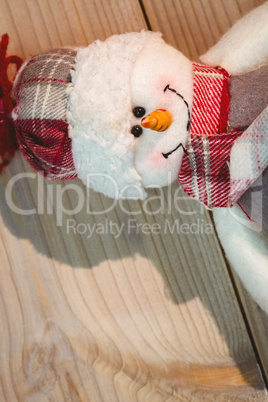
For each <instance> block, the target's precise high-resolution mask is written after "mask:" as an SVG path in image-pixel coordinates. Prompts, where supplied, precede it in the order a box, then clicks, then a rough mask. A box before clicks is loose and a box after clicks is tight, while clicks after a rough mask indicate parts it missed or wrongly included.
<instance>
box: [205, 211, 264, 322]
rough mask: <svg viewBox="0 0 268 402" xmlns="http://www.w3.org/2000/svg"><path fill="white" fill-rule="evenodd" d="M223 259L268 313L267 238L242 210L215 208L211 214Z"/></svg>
mask: <svg viewBox="0 0 268 402" xmlns="http://www.w3.org/2000/svg"><path fill="white" fill-rule="evenodd" d="M213 215H214V220H215V224H216V228H217V232H218V235H219V238H220V241H221V243H222V246H223V247H224V250H225V252H226V256H227V258H228V259H229V261H230V262H231V264H232V266H233V267H234V268H235V270H236V272H237V274H238V275H239V277H240V279H241V280H242V282H243V284H244V286H245V288H246V289H247V290H248V292H249V293H250V294H251V295H252V297H253V298H254V299H255V300H256V302H257V303H258V304H259V305H260V307H262V309H263V310H264V311H265V312H266V313H267V314H268V235H267V232H264V231H262V230H261V228H260V227H258V226H257V224H254V223H252V222H250V221H249V219H247V218H246V216H245V214H244V213H243V212H242V211H241V209H240V208H239V207H238V206H237V205H235V206H234V207H232V208H217V209H215V210H214V212H213Z"/></svg>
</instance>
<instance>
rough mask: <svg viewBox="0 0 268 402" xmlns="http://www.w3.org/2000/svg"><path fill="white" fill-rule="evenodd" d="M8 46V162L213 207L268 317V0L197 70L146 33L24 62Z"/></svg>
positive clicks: (4, 145)
mask: <svg viewBox="0 0 268 402" xmlns="http://www.w3.org/2000/svg"><path fill="white" fill-rule="evenodd" d="M7 44H8V37H7V35H4V36H3V37H2V42H1V46H0V153H1V156H2V160H3V165H4V164H6V163H7V160H8V157H7V156H8V154H12V153H14V150H15V149H16V148H18V147H19V148H20V150H21V151H22V152H23V154H24V156H25V157H26V159H27V160H28V162H29V163H30V164H31V166H33V167H34V168H35V169H36V170H37V171H39V172H40V173H41V174H43V175H44V176H45V177H47V178H49V179H64V180H66V179H72V178H74V177H79V178H80V179H81V180H82V181H83V182H84V183H85V185H87V186H89V187H90V188H92V189H94V190H95V191H98V192H101V193H103V194H104V195H106V196H108V197H111V198H116V199H118V198H132V199H133V198H134V199H145V198H146V196H147V191H148V190H147V189H148V188H152V187H158V188H159V187H164V186H167V185H170V184H171V183H172V182H174V181H177V182H178V185H181V186H182V188H183V189H184V191H185V192H186V193H187V194H188V195H189V196H190V197H192V198H194V199H196V200H198V201H200V202H201V203H203V204H204V205H206V206H207V207H208V208H209V209H212V210H213V213H214V219H215V223H216V227H217V230H218V235H219V238H220V240H221V242H222V245H223V247H224V249H225V251H226V254H227V257H228V258H229V260H230V262H231V263H232V265H233V266H234V268H235V269H236V271H237V272H238V274H239V275H240V277H241V279H242V281H243V282H244V284H245V287H246V288H247V289H248V291H249V292H250V293H251V294H252V296H253V297H254V298H255V300H256V301H257V302H258V303H259V305H260V306H261V307H262V308H263V309H264V310H265V311H266V312H268V233H267V230H268V213H267V211H268V184H267V183H268V172H267V170H268V169H267V165H268V107H267V104H268V45H267V44H268V3H267V2H266V3H264V4H263V5H262V6H260V7H258V8H256V9H255V10H253V11H252V12H251V13H249V14H248V15H246V16H245V17H243V18H242V19H241V20H239V21H238V22H237V23H236V24H235V25H234V26H233V27H232V28H231V29H230V31H228V32H227V34H226V35H225V36H224V37H223V38H222V39H221V40H220V41H219V43H218V44H217V45H215V46H214V47H213V48H212V49H210V50H209V51H208V53H207V54H205V55H204V56H202V57H201V61H202V63H203V64H198V63H193V62H191V61H190V60H188V59H187V58H186V57H185V56H184V55H182V54H181V53H180V52H179V51H178V50H176V49H175V48H173V47H171V46H169V45H168V44H166V43H165V41H164V40H163V39H162V37H161V34H159V33H153V32H145V31H143V32H140V33H126V34H123V35H115V36H112V37H110V38H108V39H107V40H105V41H104V42H101V41H98V40H97V41H95V42H94V43H92V44H90V45H89V46H88V47H86V48H79V49H76V50H74V49H68V48H64V49H56V50H52V51H50V52H46V53H43V54H40V55H37V56H34V57H32V58H31V59H30V60H28V61H26V62H25V63H24V64H23V65H22V66H21V67H20V64H21V61H20V60H19V59H18V58H16V57H15V56H9V57H7V56H6V50H7ZM10 63H15V64H16V65H17V68H18V73H17V75H16V79H15V81H14V84H13V86H12V85H11V83H10V82H9V80H8V78H7V67H8V65H9V64H10ZM256 188H257V189H258V192H257V193H258V197H256V191H255V192H254V189H255V190H256ZM254 200H255V203H254ZM256 200H257V201H256ZM253 218H255V222H254V219H253Z"/></svg>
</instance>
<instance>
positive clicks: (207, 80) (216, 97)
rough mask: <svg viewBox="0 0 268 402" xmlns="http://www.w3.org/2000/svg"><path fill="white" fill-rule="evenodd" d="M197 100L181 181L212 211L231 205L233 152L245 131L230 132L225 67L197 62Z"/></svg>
mask: <svg viewBox="0 0 268 402" xmlns="http://www.w3.org/2000/svg"><path fill="white" fill-rule="evenodd" d="M193 73H194V99H193V109H192V119H191V130H190V136H189V140H188V143H187V152H188V155H184V157H183V160H182V165H181V169H180V172H179V181H180V184H181V186H182V187H183V189H184V190H185V191H186V193H187V194H188V195H190V196H191V197H193V198H195V199H197V200H199V201H201V202H202V203H204V204H205V205H207V206H208V207H209V208H213V207H227V206H230V197H229V194H230V171H229V166H228V163H229V160H230V150H231V147H232V145H233V142H234V141H235V140H236V139H237V138H238V137H239V136H240V135H241V134H242V133H241V132H231V133H227V126H228V115H229V75H228V73H227V72H226V71H225V70H224V69H222V68H211V67H206V66H202V65H199V64H197V63H193Z"/></svg>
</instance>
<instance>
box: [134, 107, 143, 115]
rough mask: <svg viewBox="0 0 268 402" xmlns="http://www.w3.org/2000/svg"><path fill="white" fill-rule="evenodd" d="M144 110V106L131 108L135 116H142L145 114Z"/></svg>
mask: <svg viewBox="0 0 268 402" xmlns="http://www.w3.org/2000/svg"><path fill="white" fill-rule="evenodd" d="M145 113H146V111H145V109H144V107H141V106H137V107H135V108H134V109H133V114H134V116H135V117H143V116H144V115H145Z"/></svg>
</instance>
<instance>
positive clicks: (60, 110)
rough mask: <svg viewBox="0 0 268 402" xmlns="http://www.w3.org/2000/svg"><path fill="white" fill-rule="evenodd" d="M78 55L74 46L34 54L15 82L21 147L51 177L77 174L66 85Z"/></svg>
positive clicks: (17, 126)
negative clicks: (69, 130)
mask: <svg viewBox="0 0 268 402" xmlns="http://www.w3.org/2000/svg"><path fill="white" fill-rule="evenodd" d="M75 56H76V51H74V50H71V49H55V50H52V51H50V52H47V53H42V54H39V55H37V56H34V57H32V58H31V59H30V60H29V61H28V62H26V63H25V64H24V65H23V66H22V68H21V70H20V71H19V73H18V75H17V77H16V80H15V83H14V86H13V99H14V101H15V104H16V106H15V108H14V109H13V113H12V117H13V121H14V125H15V129H16V134H17V139H18V142H19V146H20V149H21V150H22V152H23V154H24V156H25V157H26V159H27V160H28V162H29V163H30V164H31V166H32V167H33V168H34V169H36V170H37V171H39V172H40V173H42V174H43V175H44V176H46V177H48V178H49V179H71V178H74V177H76V172H75V167H74V163H73V157H72V149H71V139H70V138H69V137H68V123H67V118H66V111H67V92H66V89H67V85H68V84H69V82H70V79H71V78H70V71H71V69H72V67H73V65H74V62H75Z"/></svg>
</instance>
